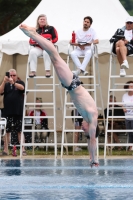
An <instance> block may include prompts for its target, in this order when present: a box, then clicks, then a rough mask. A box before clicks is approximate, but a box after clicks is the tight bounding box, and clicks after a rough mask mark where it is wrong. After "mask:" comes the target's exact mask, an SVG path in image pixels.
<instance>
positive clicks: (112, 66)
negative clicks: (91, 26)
mask: <svg viewBox="0 0 133 200" xmlns="http://www.w3.org/2000/svg"><path fill="white" fill-rule="evenodd" d="M112 47H113V45H112V46H111V53H110V62H109V82H108V97H107V118H106V123H105V124H106V126H105V144H104V158H106V154H107V150H108V154H109V149H108V146H110V147H111V154H112V147H113V146H117V147H121V146H133V144H132V143H113V133H125V132H132V130H127V129H126V130H123V129H122V130H121V129H116V130H115V129H113V121H122V120H123V121H124V119H125V116H113V111H114V109H116V108H115V107H114V105H115V104H116V102H109V98H110V93H112V95H113V97H114V96H115V94H116V92H117V93H118V92H119V93H121V92H125V89H124V88H123V86H124V85H125V82H126V81H128V79H129V78H132V77H133V75H126V76H125V77H120V75H116V59H117V58H116V55H115V54H114V53H113V52H112ZM132 56H133V55H129V57H132ZM120 79H122V80H123V82H121V83H119V82H116V80H120ZM126 91H128V90H126ZM113 99H114V98H113ZM121 99H122V96H121ZM109 105H111V106H112V116H109ZM117 105H120V106H122V105H123V103H122V101H121V102H117ZM129 117H130V116H129ZM109 121H111V129H108V123H109ZM108 133H111V143H108V139H107V138H108Z"/></svg>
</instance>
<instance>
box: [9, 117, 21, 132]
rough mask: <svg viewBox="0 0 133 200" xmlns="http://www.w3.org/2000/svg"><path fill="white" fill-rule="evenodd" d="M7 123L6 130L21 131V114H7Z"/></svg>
mask: <svg viewBox="0 0 133 200" xmlns="http://www.w3.org/2000/svg"><path fill="white" fill-rule="evenodd" d="M6 119H7V125H6V132H7V133H11V132H17V133H19V132H21V131H22V116H8V117H6Z"/></svg>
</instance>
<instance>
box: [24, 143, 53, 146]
mask: <svg viewBox="0 0 133 200" xmlns="http://www.w3.org/2000/svg"><path fill="white" fill-rule="evenodd" d="M22 146H55V143H22Z"/></svg>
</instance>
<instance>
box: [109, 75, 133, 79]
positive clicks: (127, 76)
mask: <svg viewBox="0 0 133 200" xmlns="http://www.w3.org/2000/svg"><path fill="white" fill-rule="evenodd" d="M110 78H133V76H132V75H126V76H123V77H121V76H120V75H119V76H115V75H114V76H113V75H111V76H110Z"/></svg>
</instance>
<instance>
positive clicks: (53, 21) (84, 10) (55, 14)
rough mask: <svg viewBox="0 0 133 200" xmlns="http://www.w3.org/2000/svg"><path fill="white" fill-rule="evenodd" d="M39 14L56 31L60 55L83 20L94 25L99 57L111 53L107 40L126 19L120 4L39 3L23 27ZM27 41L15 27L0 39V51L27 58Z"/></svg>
mask: <svg viewBox="0 0 133 200" xmlns="http://www.w3.org/2000/svg"><path fill="white" fill-rule="evenodd" d="M40 14H46V15H47V18H48V22H49V24H50V25H52V26H54V27H55V28H56V29H57V31H58V35H59V41H58V46H59V52H60V53H67V46H68V43H69V40H70V39H71V34H72V31H73V30H77V29H79V28H82V23H83V18H84V17H85V16H88V15H89V16H91V17H92V18H93V21H94V22H93V24H92V27H93V28H94V29H95V30H96V32H97V34H98V37H99V40H100V44H99V45H98V51H99V54H101V53H104V52H109V51H110V45H109V39H110V38H111V36H112V35H113V34H114V32H115V31H116V29H117V28H120V27H122V26H123V25H124V24H125V19H126V18H127V16H128V13H127V12H126V10H125V9H124V8H123V6H122V5H121V3H120V2H119V0H82V1H81V0H67V1H64V0H56V1H55V0H49V1H47V0H42V1H41V2H40V4H39V5H38V6H37V7H36V9H35V10H34V11H33V12H32V13H31V14H30V15H29V17H28V18H27V19H26V20H25V21H24V22H23V23H25V24H27V25H30V26H35V25H36V19H37V17H38V15H40ZM28 40H29V38H28V37H27V36H25V35H24V34H23V33H22V32H21V31H20V29H19V28H18V27H16V28H15V29H13V30H12V31H10V32H8V33H7V34H5V35H3V36H1V37H0V51H1V52H3V53H6V54H8V55H13V54H15V53H18V54H22V55H27V54H28Z"/></svg>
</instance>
